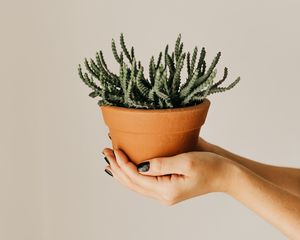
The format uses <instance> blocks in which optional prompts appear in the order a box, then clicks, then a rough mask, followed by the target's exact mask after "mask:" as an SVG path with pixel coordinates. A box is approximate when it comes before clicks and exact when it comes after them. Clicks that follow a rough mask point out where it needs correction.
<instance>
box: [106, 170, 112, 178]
mask: <svg viewBox="0 0 300 240" xmlns="http://www.w3.org/2000/svg"><path fill="white" fill-rule="evenodd" d="M104 171H105V172H106V173H107V174H108V175H110V176H112V177H113V175H112V173H111V171H109V170H108V169H105V170H104Z"/></svg>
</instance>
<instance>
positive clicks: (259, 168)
mask: <svg viewBox="0 0 300 240" xmlns="http://www.w3.org/2000/svg"><path fill="white" fill-rule="evenodd" d="M196 150H198V151H207V152H212V153H215V154H218V155H220V156H223V157H225V158H229V159H231V160H233V161H234V162H237V163H239V164H241V165H243V166H245V167H247V168H248V169H250V170H252V171H253V172H255V173H256V174H257V175H259V176H261V177H263V178H265V179H266V180H268V181H270V182H272V183H274V184H276V185H277V186H279V187H281V188H283V189H285V190H286V191H289V192H291V193H292V194H295V195H297V196H300V169H297V168H290V167H280V166H272V165H268V164H264V163H260V162H256V161H253V160H251V159H248V158H245V157H242V156H240V155H237V154H235V153H232V152H230V151H228V150H226V149H224V148H222V147H220V146H217V145H215V144H211V143H209V142H207V141H205V140H204V139H203V138H200V137H199V139H198V145H197V148H196Z"/></svg>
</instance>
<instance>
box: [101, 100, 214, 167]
mask: <svg viewBox="0 0 300 240" xmlns="http://www.w3.org/2000/svg"><path fill="white" fill-rule="evenodd" d="M209 106H210V101H209V100H208V99H204V101H203V102H202V103H200V104H198V105H195V106H189V107H183V108H170V109H135V108H124V107H118V106H101V107H100V108H101V110H102V116H103V120H104V122H105V124H106V125H107V126H108V128H109V133H110V136H111V140H112V148H113V149H121V150H122V151H124V152H125V153H126V154H127V156H128V157H129V158H130V159H131V160H132V161H133V162H134V163H136V164H138V163H140V162H142V161H144V160H147V159H151V158H154V157H164V156H172V155H176V154H179V153H183V152H188V151H193V150H195V147H196V144H197V142H198V136H199V132H200V129H201V126H202V125H203V124H204V122H205V119H206V116H207V112H208V109H209Z"/></svg>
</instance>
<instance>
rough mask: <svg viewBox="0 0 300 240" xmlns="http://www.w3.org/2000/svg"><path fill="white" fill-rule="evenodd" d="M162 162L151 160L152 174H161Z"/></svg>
mask: <svg viewBox="0 0 300 240" xmlns="http://www.w3.org/2000/svg"><path fill="white" fill-rule="evenodd" d="M162 162H163V161H161V160H160V159H159V158H153V159H152V160H151V163H150V164H151V170H152V171H153V172H158V173H159V172H161V171H162V168H163V167H162Z"/></svg>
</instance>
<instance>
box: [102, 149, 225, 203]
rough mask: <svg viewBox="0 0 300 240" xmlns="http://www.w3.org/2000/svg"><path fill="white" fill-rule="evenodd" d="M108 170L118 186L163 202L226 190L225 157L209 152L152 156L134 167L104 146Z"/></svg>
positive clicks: (175, 201)
mask: <svg viewBox="0 0 300 240" xmlns="http://www.w3.org/2000/svg"><path fill="white" fill-rule="evenodd" d="M103 153H104V154H105V155H106V157H107V159H108V162H109V163H110V165H109V166H107V167H106V170H108V171H110V172H111V173H112V175H113V176H114V178H115V179H116V180H117V181H118V182H120V183H121V184H122V185H124V186H126V187H128V188H129V189H131V190H133V191H135V192H137V193H140V194H142V195H144V196H147V197H151V198H154V199H156V200H158V201H159V202H161V203H162V204H165V205H173V204H175V203H178V202H181V201H183V200H186V199H189V198H192V197H196V196H199V195H202V194H206V193H209V192H219V191H226V184H225V182H224V181H223V179H222V178H223V176H225V175H226V174H224V171H226V165H227V164H226V163H227V162H228V161H227V159H226V158H223V157H221V156H218V155H216V154H213V153H210V152H196V151H195V152H188V153H182V154H178V155H175V156H172V157H160V158H153V159H149V160H146V161H144V162H143V163H141V164H139V165H138V166H136V165H135V164H134V163H133V162H131V161H130V159H128V157H127V156H126V154H125V153H124V152H123V151H121V150H119V149H115V151H114V152H113V151H112V150H111V149H109V148H105V149H104V150H103Z"/></svg>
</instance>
